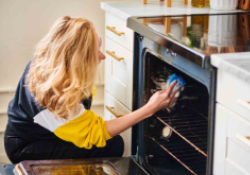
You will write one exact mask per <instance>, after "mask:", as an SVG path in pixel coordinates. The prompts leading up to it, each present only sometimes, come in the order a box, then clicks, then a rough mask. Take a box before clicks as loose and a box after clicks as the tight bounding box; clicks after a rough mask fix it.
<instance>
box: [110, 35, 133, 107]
mask: <svg viewBox="0 0 250 175" xmlns="http://www.w3.org/2000/svg"><path fill="white" fill-rule="evenodd" d="M105 43H106V51H107V52H108V53H107V54H106V60H105V78H106V79H105V90H106V91H107V92H109V93H110V94H111V95H112V96H114V97H115V98H116V99H117V100H118V101H120V102H121V103H122V104H124V105H125V106H126V107H127V108H128V109H130V110H132V85H133V78H132V76H133V54H132V52H131V51H129V50H127V49H125V48H124V47H122V46H120V45H119V44H117V43H116V42H114V41H113V40H111V39H109V38H106V41H105ZM110 53H111V54H110ZM116 58H122V60H120V61H119V60H117V59H116Z"/></svg>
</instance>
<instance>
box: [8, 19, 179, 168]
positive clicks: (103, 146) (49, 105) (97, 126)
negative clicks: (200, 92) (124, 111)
mask: <svg viewBox="0 0 250 175" xmlns="http://www.w3.org/2000/svg"><path fill="white" fill-rule="evenodd" d="M100 47H101V40H100V39H99V37H98V35H97V33H96V31H95V29H94V27H93V25H92V23H91V22H90V21H88V20H87V19H82V18H70V17H68V16H65V17H62V18H60V19H58V20H57V21H56V22H55V24H54V26H53V27H52V29H51V31H50V32H49V33H48V34H47V35H46V36H45V37H44V38H43V39H42V40H41V41H40V43H39V44H38V45H37V47H36V50H35V54H34V57H35V58H34V59H33V60H32V61H30V63H29V64H28V65H27V67H26V69H25V71H24V73H23V75H22V77H21V79H20V82H19V84H18V87H17V90H16V94H15V97H14V99H13V100H12V101H11V102H10V103H9V108H8V116H9V120H8V125H7V128H6V132H5V138H4V143H5V150H6V153H7V155H8V157H9V159H10V160H11V161H12V163H18V162H20V161H22V160H42V159H73V158H92V157H119V156H122V154H123V149H124V144H123V140H122V138H121V137H120V136H119V135H118V134H119V133H121V132H123V131H124V130H126V129H127V128H129V127H131V126H133V125H135V124H136V123H138V122H140V121H141V120H143V119H146V118H147V117H150V116H151V115H153V114H154V113H155V112H156V111H158V110H160V109H162V108H165V107H167V106H168V105H171V104H172V103H175V101H176V99H175V98H174V95H175V93H176V92H177V91H175V92H173V93H171V91H172V89H173V87H174V85H175V83H172V84H171V86H170V87H169V88H168V89H166V90H162V91H159V92H157V93H155V94H154V95H153V96H152V97H151V99H150V100H149V102H148V103H147V104H146V105H145V106H144V107H142V108H140V109H139V110H137V111H135V112H133V113H131V114H128V115H125V116H123V117H121V118H117V119H114V120H110V121H103V119H102V118H101V117H99V116H97V115H96V114H95V113H94V112H92V111H91V110H90V109H89V108H90V106H91V99H92V92H93V91H95V89H94V78H95V74H96V70H97V66H98V64H99V63H100V62H101V60H103V59H105V56H104V54H103V53H102V52H101V51H100ZM94 93H95V92H93V95H94Z"/></svg>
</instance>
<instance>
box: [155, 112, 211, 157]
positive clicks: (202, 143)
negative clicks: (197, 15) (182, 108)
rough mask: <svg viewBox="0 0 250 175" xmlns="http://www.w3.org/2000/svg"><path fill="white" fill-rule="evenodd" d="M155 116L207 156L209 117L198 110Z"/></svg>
mask: <svg viewBox="0 0 250 175" xmlns="http://www.w3.org/2000/svg"><path fill="white" fill-rule="evenodd" d="M155 117H156V118H157V119H158V120H159V121H161V122H162V123H163V124H164V125H166V126H168V127H170V128H171V129H172V131H173V132H175V133H176V134H177V135H178V136H180V137H181V138H182V139H183V140H185V141H186V142H187V143H188V144H190V145H191V146H192V147H194V148H195V149H196V150H197V151H199V152H200V153H201V154H203V155H204V156H207V129H208V128H207V127H208V121H207V118H205V117H203V116H201V114H199V113H197V112H196V115H194V114H179V115H172V116H165V117H163V116H157V114H155Z"/></svg>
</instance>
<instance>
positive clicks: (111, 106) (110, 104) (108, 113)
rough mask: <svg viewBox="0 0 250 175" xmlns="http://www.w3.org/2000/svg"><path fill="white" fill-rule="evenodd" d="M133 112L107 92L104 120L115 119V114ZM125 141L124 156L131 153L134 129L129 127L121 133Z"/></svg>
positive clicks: (121, 114)
mask: <svg viewBox="0 0 250 175" xmlns="http://www.w3.org/2000/svg"><path fill="white" fill-rule="evenodd" d="M129 113H131V111H130V110H128V109H127V108H126V107H125V106H123V105H122V104H121V103H120V102H118V101H117V100H116V99H114V98H113V97H112V96H111V95H110V94H109V93H107V92H105V105H104V116H105V117H104V120H111V119H115V118H116V116H115V115H120V116H121V117H122V116H123V115H126V114H129ZM120 135H121V136H122V138H123V141H124V153H123V157H128V156H130V155H131V144H132V138H131V135H132V129H131V128H129V129H127V130H126V131H124V132H122V133H121V134H120Z"/></svg>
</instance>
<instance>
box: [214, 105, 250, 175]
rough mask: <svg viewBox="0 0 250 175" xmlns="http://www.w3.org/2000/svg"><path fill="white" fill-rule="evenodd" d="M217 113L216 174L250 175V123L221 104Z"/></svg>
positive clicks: (217, 106) (217, 107) (217, 108)
mask: <svg viewBox="0 0 250 175" xmlns="http://www.w3.org/2000/svg"><path fill="white" fill-rule="evenodd" d="M216 111H217V112H216V120H215V121H216V123H215V147H214V174H225V175H226V174H228V173H229V172H230V171H232V172H236V171H237V172H241V173H239V174H237V175H241V174H242V175H243V174H244V175H245V174H250V167H249V162H250V140H249V139H247V138H244V137H245V136H250V122H249V121H248V120H246V119H245V118H242V117H240V116H238V115H237V114H235V113H233V112H231V111H229V110H228V109H226V108H225V107H223V106H222V105H220V104H217V105H216ZM239 136H241V137H243V139H241V137H239ZM239 138H240V139H239ZM229 174H230V173H229Z"/></svg>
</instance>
